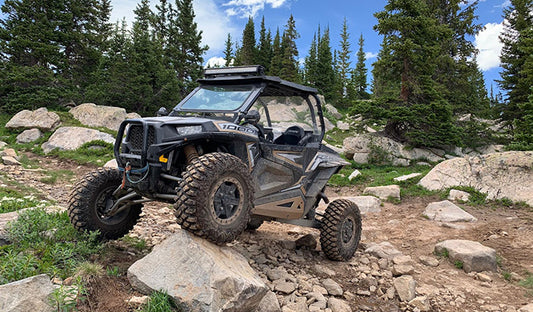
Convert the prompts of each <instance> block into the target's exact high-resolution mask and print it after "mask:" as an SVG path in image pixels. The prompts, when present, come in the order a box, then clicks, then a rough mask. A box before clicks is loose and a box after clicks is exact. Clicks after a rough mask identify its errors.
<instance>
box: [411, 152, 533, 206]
mask: <svg viewBox="0 0 533 312" xmlns="http://www.w3.org/2000/svg"><path fill="white" fill-rule="evenodd" d="M531 181H533V152H531V151H529V152H517V151H513V152H504V153H493V154H487V155H481V156H476V157H464V158H454V159H450V160H446V161H443V162H442V163H440V164H438V165H437V166H435V167H434V168H433V169H432V170H431V171H430V172H429V173H428V174H427V175H426V176H425V177H423V178H422V179H421V180H420V182H419V184H420V185H421V186H423V187H425V188H426V189H428V190H444V189H447V188H450V187H454V186H470V187H473V188H475V189H476V190H478V191H480V192H482V193H486V194H487V198H488V199H501V198H505V197H506V198H508V199H510V200H512V201H516V202H518V201H524V202H526V203H527V204H528V205H530V206H533V183H531Z"/></svg>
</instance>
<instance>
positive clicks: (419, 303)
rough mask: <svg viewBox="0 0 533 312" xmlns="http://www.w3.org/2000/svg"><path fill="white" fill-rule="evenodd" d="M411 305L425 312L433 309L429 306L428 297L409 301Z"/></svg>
mask: <svg viewBox="0 0 533 312" xmlns="http://www.w3.org/2000/svg"><path fill="white" fill-rule="evenodd" d="M409 305H411V306H413V307H415V308H418V310H420V311H422V312H425V311H429V310H430V309H431V306H430V305H429V300H428V298H427V297H426V296H420V297H416V298H414V299H413V300H411V301H409Z"/></svg>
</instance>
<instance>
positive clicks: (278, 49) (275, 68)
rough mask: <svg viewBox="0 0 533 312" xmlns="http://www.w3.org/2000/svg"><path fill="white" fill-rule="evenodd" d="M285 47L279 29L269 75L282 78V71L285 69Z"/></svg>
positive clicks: (275, 37)
mask: <svg viewBox="0 0 533 312" xmlns="http://www.w3.org/2000/svg"><path fill="white" fill-rule="evenodd" d="M283 54H284V52H283V47H282V45H281V37H280V34H279V28H278V29H277V30H276V35H275V36H274V41H273V43H272V61H271V62H270V70H269V74H270V75H272V76H281V69H282V68H283V64H282V60H283Z"/></svg>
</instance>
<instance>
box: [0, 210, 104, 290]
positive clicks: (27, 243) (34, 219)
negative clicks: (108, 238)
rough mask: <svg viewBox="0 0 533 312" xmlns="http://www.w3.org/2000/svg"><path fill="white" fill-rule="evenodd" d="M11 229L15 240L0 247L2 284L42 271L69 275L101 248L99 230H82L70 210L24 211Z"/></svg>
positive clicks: (10, 224)
mask: <svg viewBox="0 0 533 312" xmlns="http://www.w3.org/2000/svg"><path fill="white" fill-rule="evenodd" d="M7 232H8V239H9V241H11V242H12V244H10V245H6V246H2V247H0V284H5V283H9V282H13V281H17V280H20V279H23V278H27V277H30V276H33V275H37V274H42V273H46V274H49V275H50V276H59V277H61V278H66V277H68V276H71V275H72V274H73V273H74V271H75V270H76V268H77V267H78V266H79V265H80V264H81V263H83V262H85V261H87V259H88V257H89V256H90V255H92V254H96V253H98V252H99V251H100V250H101V244H100V242H99V241H98V239H97V235H98V233H96V232H95V233H91V234H83V233H80V232H78V231H77V230H76V229H74V227H73V226H72V225H71V223H70V221H69V218H68V215H67V213H66V212H62V213H51V214H49V213H46V211H45V210H44V209H42V208H37V209H31V210H26V211H23V212H21V213H20V216H19V218H18V219H17V220H16V221H14V222H12V223H9V224H8V227H7Z"/></svg>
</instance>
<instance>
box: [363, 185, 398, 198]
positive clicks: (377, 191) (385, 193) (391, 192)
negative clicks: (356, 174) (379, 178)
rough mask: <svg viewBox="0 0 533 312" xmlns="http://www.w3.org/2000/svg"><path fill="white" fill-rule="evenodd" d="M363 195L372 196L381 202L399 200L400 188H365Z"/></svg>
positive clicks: (394, 186) (392, 186) (390, 186)
mask: <svg viewBox="0 0 533 312" xmlns="http://www.w3.org/2000/svg"><path fill="white" fill-rule="evenodd" d="M363 194H370V195H374V196H377V197H379V198H380V199H383V200H387V199H389V198H395V199H400V186H399V185H386V186H374V187H367V188H365V190H364V191H363Z"/></svg>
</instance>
